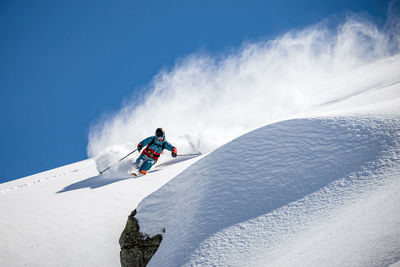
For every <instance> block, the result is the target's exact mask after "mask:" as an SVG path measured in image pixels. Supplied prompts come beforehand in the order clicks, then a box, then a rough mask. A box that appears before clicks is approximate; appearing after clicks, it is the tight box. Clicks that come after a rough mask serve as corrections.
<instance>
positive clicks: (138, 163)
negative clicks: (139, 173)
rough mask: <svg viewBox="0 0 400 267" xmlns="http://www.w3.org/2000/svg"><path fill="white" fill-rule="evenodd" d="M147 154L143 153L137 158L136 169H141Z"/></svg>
mask: <svg viewBox="0 0 400 267" xmlns="http://www.w3.org/2000/svg"><path fill="white" fill-rule="evenodd" d="M146 158H147V157H146V155H143V154H141V155H140V156H139V157H138V158H137V160H136V169H140V167H142V165H143V163H144V162H145V161H146Z"/></svg>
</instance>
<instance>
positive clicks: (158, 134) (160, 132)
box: [156, 128, 165, 138]
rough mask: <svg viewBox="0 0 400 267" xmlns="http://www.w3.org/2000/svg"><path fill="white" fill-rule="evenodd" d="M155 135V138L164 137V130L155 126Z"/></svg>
mask: <svg viewBox="0 0 400 267" xmlns="http://www.w3.org/2000/svg"><path fill="white" fill-rule="evenodd" d="M156 137H157V138H164V137H165V132H164V130H163V129H162V128H157V130H156Z"/></svg>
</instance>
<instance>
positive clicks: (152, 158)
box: [132, 128, 178, 176]
mask: <svg viewBox="0 0 400 267" xmlns="http://www.w3.org/2000/svg"><path fill="white" fill-rule="evenodd" d="M144 146H146V148H145V149H144V150H143V152H142V154H140V156H139V157H138V158H137V160H136V167H137V169H138V170H139V173H140V174H142V175H146V173H147V171H148V170H150V168H151V167H152V166H153V165H154V164H155V163H156V162H157V160H158V158H159V157H160V155H161V153H162V152H163V150H164V149H167V150H169V151H171V155H172V157H174V158H175V157H176V156H177V154H178V152H177V149H176V147H174V146H173V145H171V144H170V143H168V142H167V141H166V140H165V132H164V130H163V129H162V128H157V130H156V135H155V136H150V137H147V138H146V139H144V140H143V141H141V142H140V143H139V144H138V145H137V149H138V151H139V152H140V150H142V148H143V147H144ZM132 175H135V176H136V173H132Z"/></svg>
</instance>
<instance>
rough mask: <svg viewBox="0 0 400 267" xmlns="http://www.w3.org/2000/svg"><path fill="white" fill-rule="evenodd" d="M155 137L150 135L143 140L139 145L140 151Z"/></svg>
mask: <svg viewBox="0 0 400 267" xmlns="http://www.w3.org/2000/svg"><path fill="white" fill-rule="evenodd" d="M153 138H154V137H153V136H149V137H147V138H146V139H144V140H142V141H141V142H140V143H139V144H138V145H137V149H138V150H139V152H140V150H142V148H143V147H144V146H147V145H148V144H150V142H151V140H152V139H153Z"/></svg>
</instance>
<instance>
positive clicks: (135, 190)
mask: <svg viewBox="0 0 400 267" xmlns="http://www.w3.org/2000/svg"><path fill="white" fill-rule="evenodd" d="M135 156H137V154H135V155H134V156H132V158H135ZM130 159H131V158H128V159H127V160H126V162H127V163H129V162H130ZM196 160H197V159H196V158H194V159H190V160H187V161H182V162H178V163H176V164H173V165H169V166H165V167H162V168H159V169H158V171H156V172H152V173H149V174H148V175H147V176H145V177H141V178H139V179H132V178H129V177H128V176H127V175H126V174H125V175H121V173H119V174H117V173H115V172H114V173H113V172H110V173H109V174H105V175H102V176H98V171H97V169H96V164H95V161H94V160H93V159H89V160H85V161H82V162H77V163H74V164H71V165H67V166H64V167H61V168H57V169H54V170H50V171H47V172H43V173H39V174H36V175H33V176H30V177H26V178H22V179H19V180H15V181H12V182H8V183H3V184H0V192H1V193H0V210H1V212H2V216H0V235H1V241H0V266H119V265H120V263H119V251H120V248H119V243H118V239H119V236H120V234H121V232H122V230H123V228H124V226H125V223H126V220H127V217H128V215H129V214H130V212H131V211H132V210H133V209H134V208H135V207H136V205H137V204H138V203H139V202H140V201H141V200H142V199H143V198H144V197H146V196H147V195H149V194H151V193H152V192H153V191H155V190H157V189H158V188H159V187H161V186H162V185H163V184H165V183H166V182H167V181H169V180H170V179H172V178H173V177H175V176H176V175H177V174H179V172H181V171H182V170H183V169H185V168H186V167H187V166H188V165H190V164H191V163H193V161H196Z"/></svg>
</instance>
